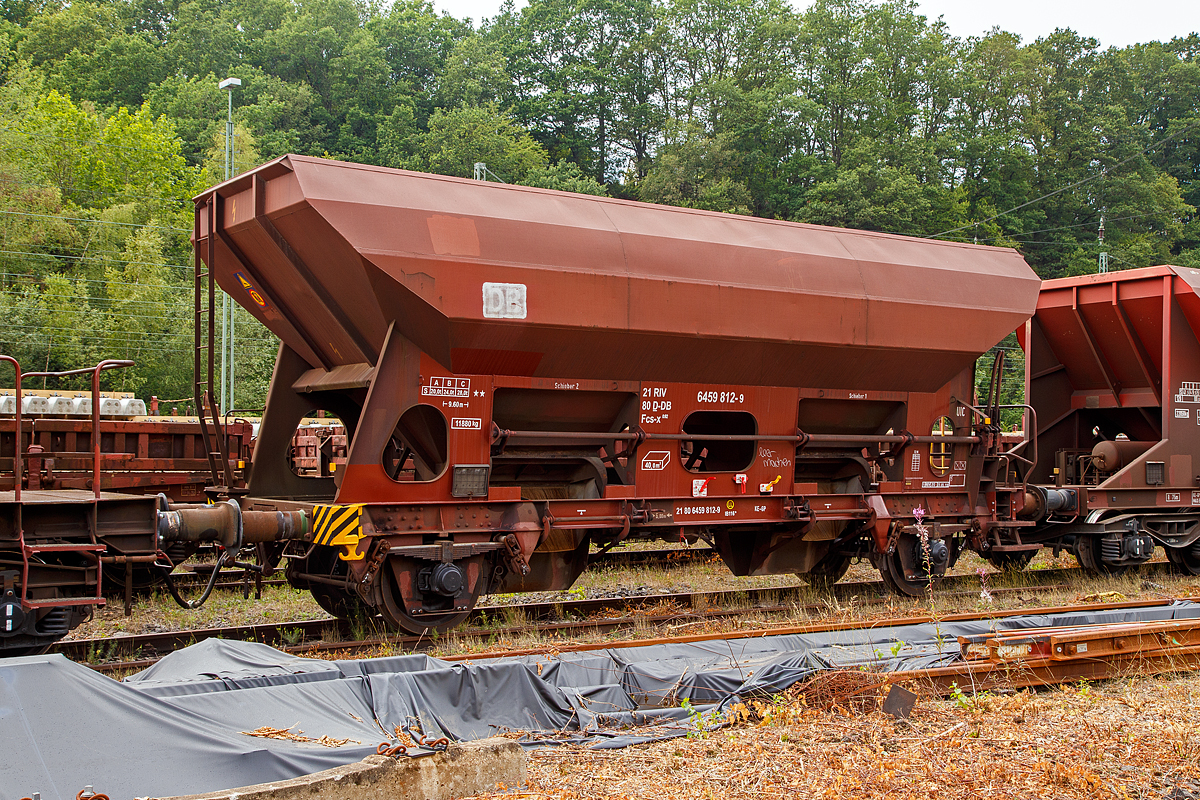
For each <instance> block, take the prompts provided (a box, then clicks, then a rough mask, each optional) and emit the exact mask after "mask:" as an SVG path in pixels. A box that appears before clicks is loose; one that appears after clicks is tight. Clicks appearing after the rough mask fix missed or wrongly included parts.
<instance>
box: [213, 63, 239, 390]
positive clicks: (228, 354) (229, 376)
mask: <svg viewBox="0 0 1200 800" xmlns="http://www.w3.org/2000/svg"><path fill="white" fill-rule="evenodd" d="M241 85H242V81H241V79H240V78H226V79H225V80H223V81H221V82H220V83H218V84H217V88H218V89H221V90H223V91H225V92H227V93H228V94H229V114H228V116H227V117H226V118H225V180H229V179H230V178H232V177H233V173H234V168H233V90H234V88H235V87H237V86H241ZM235 308H236V304H235V303H234V302H233V301H232V299H231V298H230V297H229V294H228V293H226V292H222V293H221V410H222V411H229V410H230V409H231V408H233V341H234V339H233V312H234V309H235Z"/></svg>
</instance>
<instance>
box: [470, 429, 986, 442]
mask: <svg viewBox="0 0 1200 800" xmlns="http://www.w3.org/2000/svg"><path fill="white" fill-rule="evenodd" d="M503 439H556V440H557V439H568V440H570V439H573V440H576V441H590V442H606V441H613V440H616V441H648V440H651V439H658V440H667V441H684V442H690V441H704V442H757V441H764V442H821V443H837V444H854V445H858V444H875V443H880V444H900V443H903V442H911V443H915V444H935V443H940V442H945V443H948V444H978V443H979V437H978V436H913V437H908V436H896V435H888V434H879V435H872V434H841V433H812V434H806V435H802V436H780V435H774V434H767V433H757V434H756V433H744V434H743V433H724V434H704V433H646V432H640V433H638V432H621V433H596V432H595V431H578V432H572V431H511V430H498V431H496V432H495V433H494V434H493V440H494V441H499V440H503Z"/></svg>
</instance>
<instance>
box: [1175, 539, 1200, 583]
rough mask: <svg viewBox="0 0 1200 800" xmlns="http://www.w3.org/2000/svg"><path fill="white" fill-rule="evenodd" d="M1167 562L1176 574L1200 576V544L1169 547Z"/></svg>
mask: <svg viewBox="0 0 1200 800" xmlns="http://www.w3.org/2000/svg"><path fill="white" fill-rule="evenodd" d="M1167 560H1168V561H1170V562H1171V567H1172V568H1173V569H1174V570H1175V571H1176V572H1182V573H1183V574H1185V575H1200V543H1193V544H1190V545H1188V546H1187V547H1168V548H1167Z"/></svg>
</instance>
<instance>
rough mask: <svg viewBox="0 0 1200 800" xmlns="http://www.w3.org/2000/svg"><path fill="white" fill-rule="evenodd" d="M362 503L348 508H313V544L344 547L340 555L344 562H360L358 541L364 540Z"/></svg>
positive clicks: (360, 555) (361, 555)
mask: <svg viewBox="0 0 1200 800" xmlns="http://www.w3.org/2000/svg"><path fill="white" fill-rule="evenodd" d="M362 509H363V507H362V503H356V504H354V505H348V506H325V505H319V506H313V543H314V544H323V545H327V546H329V547H344V548H345V551H344V552H342V553H339V554H338V557H339V558H341V559H342V560H343V561H358V560H359V559H361V558H363V554H361V553H359V552H358V540H359V539H361V538H362Z"/></svg>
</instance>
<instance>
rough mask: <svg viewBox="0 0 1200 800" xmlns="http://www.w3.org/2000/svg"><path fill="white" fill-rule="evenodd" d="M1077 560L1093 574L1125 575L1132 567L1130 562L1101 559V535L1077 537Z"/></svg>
mask: <svg viewBox="0 0 1200 800" xmlns="http://www.w3.org/2000/svg"><path fill="white" fill-rule="evenodd" d="M1169 554H1170V553H1169V551H1168V555H1169ZM1075 560H1076V561H1078V562H1079V566H1081V567H1083V569H1084V570H1085V571H1087V572H1090V573H1092V574H1093V575H1124V574H1125V573H1126V572H1128V571H1129V569H1130V567H1129V565H1128V564H1126V565H1124V566H1121V565H1114V564H1105V563H1104V561H1103V560H1101V558H1100V537H1099V536H1078V537H1076V539H1075Z"/></svg>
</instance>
